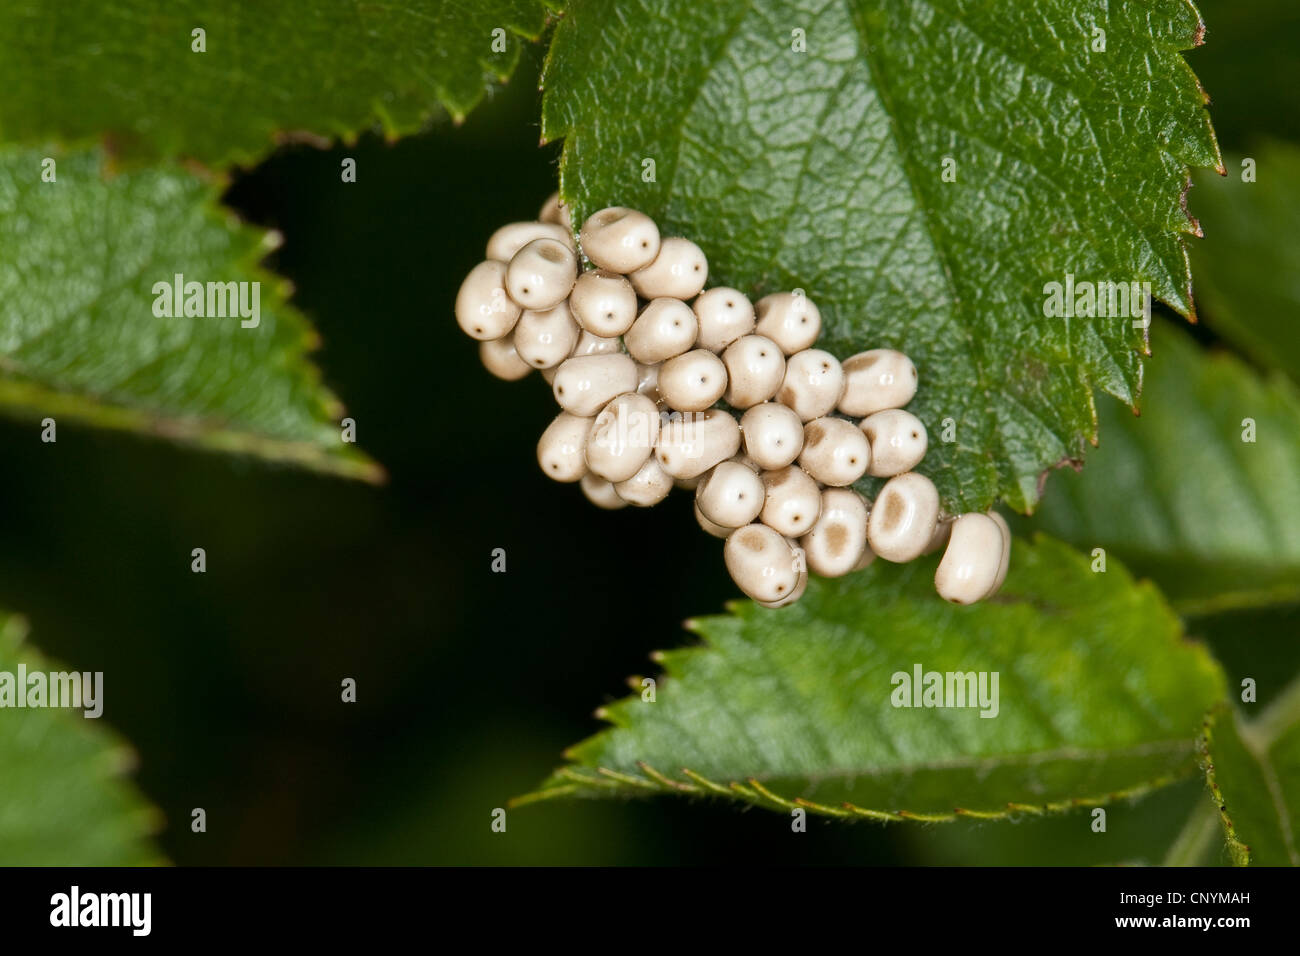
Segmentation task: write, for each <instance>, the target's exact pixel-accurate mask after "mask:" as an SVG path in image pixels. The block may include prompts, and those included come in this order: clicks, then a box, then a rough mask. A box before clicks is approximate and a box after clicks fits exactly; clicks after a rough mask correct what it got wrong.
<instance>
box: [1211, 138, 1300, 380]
mask: <svg viewBox="0 0 1300 956" xmlns="http://www.w3.org/2000/svg"><path fill="white" fill-rule="evenodd" d="M1244 158H1245V157H1243V156H1236V155H1234V156H1229V157H1228V161H1227V166H1228V175H1227V176H1198V177H1197V179H1196V190H1195V192H1194V193H1193V194H1192V195H1193V196H1194V198H1195V200H1196V212H1197V215H1198V217H1199V218H1200V221H1201V227H1202V228H1203V229H1204V231H1205V241H1204V242H1198V243H1196V244H1195V245H1194V246H1193V247H1192V266H1193V270H1192V274H1193V275H1194V276H1195V277H1196V299H1197V303H1198V304H1199V306H1200V307H1201V310H1202V313H1203V314H1204V315H1205V316H1206V319H1207V324H1208V325H1209V326H1210V327H1211V328H1212V329H1214V331H1216V332H1218V333H1219V334H1220V335H1222V336H1223V337H1224V338H1226V339H1228V340H1229V341H1230V342H1232V343H1233V345H1235V346H1237V347H1238V348H1240V349H1241V350H1242V351H1243V352H1245V353H1246V354H1247V355H1249V356H1250V357H1251V358H1252V359H1254V360H1255V361H1256V362H1258V363H1259V364H1261V365H1263V366H1264V367H1266V368H1277V369H1281V370H1282V371H1284V372H1286V373H1288V374H1289V375H1290V376H1291V377H1292V378H1293V379H1295V380H1296V381H1300V235H1297V233H1296V228H1295V225H1296V222H1297V221H1300V148H1297V147H1295V146H1285V145H1282V144H1280V143H1266V144H1261V145H1260V148H1259V149H1258V150H1255V151H1253V152H1252V154H1251V157H1250V158H1251V160H1252V161H1253V162H1254V163H1255V169H1254V175H1255V177H1256V179H1255V181H1254V182H1244V181H1243V180H1242V174H1243V172H1244V168H1243V166H1242V161H1243V159H1244Z"/></svg>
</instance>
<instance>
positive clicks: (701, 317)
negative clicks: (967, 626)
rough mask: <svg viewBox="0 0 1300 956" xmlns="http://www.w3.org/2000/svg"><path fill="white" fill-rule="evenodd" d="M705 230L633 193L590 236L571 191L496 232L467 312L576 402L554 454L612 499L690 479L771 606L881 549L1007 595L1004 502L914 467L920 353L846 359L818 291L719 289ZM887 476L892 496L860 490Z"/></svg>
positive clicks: (945, 591) (493, 365)
mask: <svg viewBox="0 0 1300 956" xmlns="http://www.w3.org/2000/svg"><path fill="white" fill-rule="evenodd" d="M708 274H709V266H708V260H707V258H706V257H705V255H704V252H703V251H702V250H701V249H700V247H699V246H697V245H696V244H695V243H693V242H691V241H690V240H689V239H684V238H681V237H665V236H661V235H660V232H659V228H658V226H657V225H656V224H655V222H654V220H653V219H651V218H650V217H649V216H647V215H645V214H644V213H641V212H638V211H636V210H634V209H628V208H624V207H618V206H615V207H610V208H607V209H602V210H600V211H598V212H596V213H593V214H592V215H591V216H590V217H588V219H587V220H586V221H585V222H584V223H583V224H582V228H581V229H580V230H579V231H578V236H577V239H576V241H575V238H574V232H573V226H572V222H571V220H570V218H569V213H568V209H567V208H566V207H565V206H564V205H563V204H562V203H561V202H560V201H559V197H558V195H553V196H552V197H551V198H550V199H549V200H547V202H546V204H545V205H544V206H543V207H542V210H541V213H540V215H539V218H538V219H537V220H536V221H531V222H516V223H510V224H509V225H506V226H503V227H501V228H500V229H498V230H497V231H496V232H495V233H493V235H492V237H491V239H489V241H488V244H487V254H486V258H485V259H484V261H483V262H480V263H479V264H478V265H477V266H475V267H474V268H473V269H472V270H471V271H470V273H469V275H468V276H467V277H466V278H465V281H464V282H463V283H462V285H461V288H460V292H459V294H458V295H457V297H456V320H457V322H458V324H459V325H460V327H461V328H462V329H463V330H464V331H465V332H466V333H467V334H468V335H470V336H471V337H472V338H474V339H477V340H478V341H479V343H480V344H479V356H480V359H481V360H482V362H483V365H484V366H485V367H486V368H487V369H488V371H489V372H491V373H492V374H493V375H495V376H497V377H498V378H502V379H506V380H509V381H513V380H517V379H521V378H523V377H525V376H526V375H528V374H529V373H530V372H532V371H534V370H536V371H538V372H540V373H541V375H542V376H543V377H544V378H545V379H546V381H547V382H548V383H549V384H550V385H551V390H552V393H553V394H554V396H555V400H556V402H557V403H558V404H559V406H560V408H561V411H560V413H559V415H557V416H556V418H555V420H554V421H553V422H551V424H550V425H549V426H548V427H547V429H546V430H545V432H544V433H543V434H542V437H541V440H540V441H539V442H538V446H537V457H538V461H539V463H540V464H541V467H542V470H543V471H545V472H546V474H548V475H549V476H550V477H552V478H554V479H556V480H557V481H563V482H578V483H579V484H580V485H581V487H582V491H583V493H584V494H585V495H586V496H587V498H588V499H589V500H591V502H592V503H593V504H595V505H596V506H598V507H600V508H605V509H615V508H622V507H625V506H627V505H629V504H630V505H634V506H638V507H649V506H651V505H654V504H657V503H658V502H660V501H662V500H663V499H664V498H665V497H667V495H668V493H669V492H670V491H671V490H672V489H673V488H674V487H675V486H676V487H685V488H688V489H693V490H694V492H695V516H696V519H697V520H698V521H699V523H700V526H701V527H702V528H704V530H705V531H707V532H709V533H710V534H712V535H715V536H717V537H719V538H724V539H725V540H726V544H725V545H724V547H723V557H724V560H725V562H726V566H727V570H728V572H729V573H730V574H731V577H732V579H733V580H734V581H735V582H736V585H737V586H738V587H739V588H740V589H741V590H742V591H744V592H745V593H746V594H747V595H749V596H750V597H751V598H753V599H754V600H755V601H756V602H758V603H759V604H761V605H763V606H765V607H781V606H783V605H786V604H789V603H791V602H792V601H796V600H798V599H799V597H800V596H801V595H802V594H803V592H804V589H805V587H806V585H807V580H808V572H809V571H812V572H814V573H816V574H820V575H823V576H826V577H836V576H839V575H842V574H847V573H848V572H850V571H853V570H857V569H860V568H863V567H865V566H866V565H868V564H869V563H870V562H871V561H872V560H874V559H875V558H876V557H880V558H882V559H884V560H887V561H894V562H903V561H910V560H913V559H914V558H917V557H919V556H921V555H922V554H927V553H930V552H932V551H934V550H937V549H938V548H944V555H943V558H942V560H941V561H940V563H939V567H938V570H937V571H936V573H935V587H936V589H937V590H938V592H939V594H940V595H941V596H943V597H944V598H946V599H947V600H949V601H953V602H954V603H959V604H970V603H973V602H975V601H979V600H982V599H984V598H986V597H989V596H990V595H992V594H993V593H995V592H996V591H997V589H998V588H999V587H1000V586H1001V584H1002V580H1003V578H1005V576H1006V571H1007V562H1008V557H1009V554H1010V544H1011V537H1010V531H1009V530H1008V528H1007V525H1006V522H1005V521H1004V520H1003V519H1002V518H1001V516H999V515H997V514H996V513H990V514H979V513H971V514H963V515H960V516H957V517H955V518H952V517H949V516H947V515H945V514H943V512H942V511H941V509H940V506H939V495H938V492H937V491H936V489H935V487H934V484H933V483H932V482H931V481H930V480H929V479H928V478H926V477H925V476H924V475H921V474H919V473H917V472H915V471H913V469H914V468H915V467H916V466H917V465H918V464H919V463H920V462H921V460H922V458H923V457H924V455H925V452H926V449H927V447H928V436H927V433H926V429H925V426H924V425H923V424H922V423H921V421H920V419H918V418H917V417H916V416H915V415H913V414H912V413H910V412H908V411H907V410H906V408H905V406H906V405H907V404H908V402H910V401H911V400H912V397H913V396H914V395H915V394H916V389H917V384H918V383H917V373H916V366H915V365H914V364H913V363H912V361H911V360H910V359H909V358H908V357H907V356H906V355H904V354H902V353H901V352H898V351H895V350H892V349H873V350H871V351H867V352H862V353H859V354H857V355H853V356H851V357H850V358H847V359H845V360H844V361H843V362H840V361H839V360H838V359H836V358H835V356H833V355H831V354H830V353H829V352H826V351H823V350H821V349H817V348H813V345H814V344H815V343H816V341H817V338H818V336H819V335H820V334H821V314H820V312H819V310H818V308H817V306H816V305H815V304H814V303H813V302H812V301H811V300H810V299H809V298H808V297H807V296H805V295H804V294H803V293H802V292H801V291H799V290H795V291H793V292H778V293H774V294H772V295H768V296H765V297H764V298H762V299H760V300H759V301H758V302H757V303H752V302H751V301H750V300H749V298H748V297H747V296H746V295H744V293H742V292H740V291H739V290H737V289H732V288H727V287H715V288H711V289H708V290H705V288H704V286H705V283H706V281H707V279H708ZM865 475H870V476H874V477H880V478H887V479H888V481H886V482H885V484H884V486H883V487H882V488H881V489H880V492H879V493H878V494H877V496H876V500H875V501H874V502H868V501H867V499H866V498H864V497H863V496H862V495H861V494H859V493H858V492H857V491H856V490H854V488H853V487H852V485H853V484H854V482H856V481H858V480H859V479H860V478H862V477H863V476H865Z"/></svg>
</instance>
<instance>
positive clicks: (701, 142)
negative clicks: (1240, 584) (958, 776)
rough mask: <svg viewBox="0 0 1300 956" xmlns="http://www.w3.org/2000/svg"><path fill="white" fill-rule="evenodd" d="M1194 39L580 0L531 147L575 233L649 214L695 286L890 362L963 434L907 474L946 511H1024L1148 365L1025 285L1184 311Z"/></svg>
mask: <svg viewBox="0 0 1300 956" xmlns="http://www.w3.org/2000/svg"><path fill="white" fill-rule="evenodd" d="M1094 27H1095V28H1097V29H1100V30H1104V31H1105V37H1106V50H1105V52H1101V51H1099V50H1097V49H1096V48H1095V47H1094V44H1095V42H1096V40H1097V34H1096V33H1095V32H1094ZM795 30H799V31H802V34H801V35H802V37H803V38H804V40H805V41H806V52H798V51H797V50H796V47H797V45H798V40H799V38H800V34H796V33H795V32H794V31H795ZM1202 33H1203V26H1202V24H1201V22H1200V19H1199V16H1198V15H1197V13H1196V10H1195V8H1194V7H1193V6H1192V5H1191V4H1190V3H1187V2H1185V0H1156V2H1153V3H1142V4H1109V3H1105V2H1102V0H1090V2H1087V3H1084V4H1080V3H1078V2H1077V0H1037V2H1035V3H1032V4H1027V3H1023V2H1020V0H997V2H988V0H941V2H938V3H934V2H928V3H923V2H920V0H887V2H883V3H868V2H866V0H836V2H831V3H812V2H808V0H784V2H783V0H752V2H751V0H723V2H715V3H707V4H701V3H696V2H694V0H637V2H631V3H627V4H624V5H622V6H621V7H620V16H618V17H610V16H608V11H607V10H606V9H605V8H604V6H603V5H602V4H600V3H597V2H583V0H579V2H575V3H572V4H570V5H569V6H568V8H567V12H566V15H565V18H564V20H563V22H562V23H561V24H560V26H559V27H558V28H557V30H556V34H555V38H554V41H553V42H552V45H551V51H550V54H549V57H548V60H547V65H546V70H545V75H544V81H543V85H544V87H545V89H546V95H545V99H544V103H543V122H542V132H543V136H544V138H546V139H555V138H558V137H564V139H565V145H564V156H563V161H562V165H561V189H562V192H563V193H564V195H565V197H566V198H567V199H568V200H569V201H570V202H571V203H572V205H573V207H574V209H575V212H576V213H577V214H578V215H579V216H582V215H585V214H586V213H589V212H591V211H593V210H594V209H596V208H598V207H600V206H604V205H608V204H620V205H629V206H634V207H637V208H640V209H644V210H645V211H647V212H649V213H651V214H652V215H655V216H656V217H658V218H659V219H660V221H661V223H662V225H663V226H664V227H665V229H666V230H667V231H668V232H670V233H673V234H679V235H686V236H689V237H690V238H692V239H694V240H695V241H697V242H698V243H699V244H700V245H701V246H702V247H703V248H704V250H705V252H706V253H707V254H708V256H709V261H710V264H711V273H712V280H713V281H714V282H715V283H719V282H720V283H724V284H729V285H735V286H737V287H739V288H741V289H743V290H745V291H747V292H750V293H754V294H764V293H766V292H770V291H774V290H781V289H791V288H802V289H804V290H806V292H807V293H808V295H809V296H810V297H811V298H812V299H813V300H814V301H816V302H817V303H818V304H819V305H820V306H821V307H822V311H823V315H824V317H825V320H826V325H825V329H824V333H823V339H822V344H823V345H824V346H825V347H827V348H829V349H831V350H832V351H833V352H835V353H836V354H838V355H840V356H842V357H845V356H847V355H849V354H851V353H853V352H856V351H860V350H862V349H866V348H871V347H876V346H892V347H898V348H902V349H904V350H905V351H907V352H908V354H910V355H911V356H912V357H913V359H914V360H915V361H916V363H917V367H918V369H919V371H920V376H921V385H922V387H921V390H920V392H919V393H918V395H917V398H916V400H915V401H914V403H913V410H914V411H916V413H917V414H918V415H919V416H920V417H921V419H922V420H923V421H924V422H925V423H926V424H927V426H928V427H929V428H930V430H931V433H932V434H938V433H939V432H940V430H941V427H942V424H943V422H944V421H945V420H946V419H951V420H952V422H953V424H954V425H955V427H956V440H955V441H954V442H952V443H950V444H948V443H941V442H938V441H935V442H934V443H933V444H932V447H931V450H930V453H929V455H928V456H927V458H926V460H925V463H924V465H922V466H921V470H923V471H925V472H926V473H927V474H929V475H930V476H931V477H932V478H934V480H935V482H936V484H937V485H938V486H939V489H940V492H941V494H942V496H943V499H944V502H945V504H946V506H947V507H948V508H949V509H950V510H952V511H970V510H982V509H985V508H987V507H988V506H989V505H990V504H992V502H993V501H994V500H995V498H997V497H998V496H999V495H1001V496H1005V498H1006V500H1007V502H1008V503H1009V504H1010V505H1011V506H1012V507H1014V508H1016V509H1018V510H1025V509H1027V508H1029V507H1030V506H1032V505H1033V504H1034V502H1035V501H1036V500H1037V498H1038V486H1039V476H1040V474H1041V472H1042V471H1043V470H1044V469H1046V468H1049V467H1051V466H1052V465H1055V464H1057V463H1058V462H1060V461H1062V460H1063V459H1078V458H1081V457H1082V455H1083V451H1084V446H1085V444H1086V442H1087V440H1088V439H1091V438H1093V437H1094V436H1095V422H1094V413H1093V407H1092V392H1093V388H1094V386H1095V387H1099V388H1101V389H1103V390H1104V391H1107V392H1109V393H1110V394H1112V395H1115V396H1117V397H1119V398H1121V399H1123V400H1125V401H1130V402H1131V401H1134V400H1135V399H1136V396H1137V392H1138V383H1139V381H1140V370H1141V368H1140V362H1141V360H1140V353H1142V352H1143V351H1144V349H1145V342H1144V335H1143V332H1142V331H1141V329H1135V328H1134V327H1133V323H1132V320H1131V319H1129V318H1128V317H1123V318H1109V319H1074V320H1066V319H1062V318H1046V317H1045V316H1044V300H1045V295H1044V286H1045V284H1047V283H1049V282H1052V281H1064V278H1065V276H1066V274H1073V275H1075V276H1076V277H1077V278H1079V279H1080V280H1089V281H1116V282H1132V281H1149V282H1150V283H1151V284H1152V289H1153V293H1154V294H1155V295H1156V296H1157V297H1159V298H1161V299H1163V300H1164V301H1166V302H1169V303H1170V304H1172V305H1173V306H1174V307H1175V308H1177V309H1178V310H1180V311H1183V312H1187V311H1188V310H1190V308H1191V298H1190V288H1189V276H1188V269H1187V263H1186V253H1185V251H1184V247H1183V241H1184V234H1186V233H1189V232H1191V231H1193V229H1194V227H1193V226H1192V224H1191V223H1190V222H1189V220H1188V218H1187V216H1186V214H1185V212H1184V211H1183V210H1182V209H1181V208H1180V199H1181V197H1182V193H1183V190H1184V188H1185V184H1186V181H1187V173H1188V167H1189V166H1216V165H1218V163H1219V157H1218V149H1217V146H1216V143H1215V140H1214V134H1213V132H1212V130H1211V127H1210V123H1209V120H1208V118H1207V115H1206V113H1205V111H1204V109H1203V107H1204V102H1205V101H1204V95H1203V93H1202V91H1201V90H1200V88H1199V86H1198V85H1197V83H1196V79H1195V77H1194V76H1193V74H1192V72H1191V70H1190V69H1189V67H1188V65H1187V63H1186V62H1185V61H1184V60H1183V58H1182V55H1181V53H1180V51H1183V50H1187V49H1189V48H1191V47H1192V46H1194V45H1196V44H1197V43H1199V42H1200V38H1201V35H1202ZM646 160H653V161H654V163H655V170H654V172H655V175H654V179H653V181H649V182H647V181H646V180H645V178H644V174H645V173H646V170H647V167H646ZM947 160H952V161H954V162H955V166H948V165H946V161H947ZM946 170H951V171H952V172H953V173H954V174H955V181H946V178H945V175H944V173H945V171H946Z"/></svg>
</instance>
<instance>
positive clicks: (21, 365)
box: [0, 149, 382, 480]
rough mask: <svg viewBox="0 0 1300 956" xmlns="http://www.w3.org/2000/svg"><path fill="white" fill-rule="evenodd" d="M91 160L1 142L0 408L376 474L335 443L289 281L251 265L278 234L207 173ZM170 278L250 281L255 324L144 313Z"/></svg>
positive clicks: (334, 406) (329, 400) (332, 403)
mask: <svg viewBox="0 0 1300 956" xmlns="http://www.w3.org/2000/svg"><path fill="white" fill-rule="evenodd" d="M47 155H49V156H53V157H56V158H57V167H56V170H57V172H56V176H57V178H56V180H55V181H54V182H43V181H42V176H41V174H42V159H43V157H45V156H47ZM102 159H103V158H102V154H101V153H100V152H99V151H97V150H96V151H91V152H78V153H72V154H68V155H61V154H58V153H45V152H42V151H38V150H13V149H7V150H0V249H4V250H5V257H4V259H3V261H0V412H3V413H5V414H11V415H17V416H23V417H31V418H36V419H43V418H45V417H51V418H54V419H55V420H56V421H57V422H59V423H60V424H62V423H63V421H64V420H65V419H68V420H77V421H83V422H86V423H89V424H92V425H97V426H102V427H108V428H119V429H129V430H132V431H139V432H144V433H148V434H152V435H158V436H162V437H166V438H172V439H176V440H181V441H186V442H191V443H194V444H196V445H199V446H201V447H204V448H211V449H216V450H222V451H234V452H243V453H247V454H253V455H257V456H259V457H261V458H264V459H267V460H272V461H282V462H287V463H292V464H297V465H303V466H307V467H310V468H316V469H319V470H322V471H328V472H334V473H337V474H342V475H347V476H350V477H360V478H365V479H369V480H378V479H379V478H381V477H382V471H381V469H379V467H378V466H377V465H375V464H374V463H373V462H371V461H370V460H369V459H368V458H366V457H365V456H364V455H362V454H360V453H359V452H357V451H355V446H354V445H351V444H345V443H344V442H343V441H342V440H341V433H340V430H339V428H338V426H337V425H336V424H335V422H337V421H338V419H339V417H340V416H341V415H342V411H343V409H342V406H341V405H340V404H339V402H338V400H337V399H336V398H335V397H334V396H333V395H332V394H331V393H330V392H329V391H328V390H327V389H325V388H324V387H323V386H322V385H321V382H320V374H319V372H318V371H317V370H316V368H315V367H314V366H313V365H312V364H311V363H310V362H309V361H308V360H307V358H306V353H307V351H308V350H309V349H310V348H313V347H314V346H315V345H316V341H317V339H316V333H315V332H314V331H313V330H312V328H311V327H310V326H309V325H308V323H307V321H306V319H305V318H304V317H303V316H302V315H301V314H300V313H299V312H297V311H296V310H295V309H293V308H292V307H291V306H290V305H289V304H288V303H287V301H286V296H287V294H288V292H289V288H288V283H287V282H285V281H284V280H283V279H280V278H279V277H277V276H275V275H273V274H271V273H269V272H267V271H265V270H263V269H261V268H259V267H258V265H257V263H258V261H259V260H260V259H261V258H262V256H263V255H265V254H266V252H267V251H268V250H269V249H270V248H272V247H273V246H274V245H275V244H276V243H278V237H276V236H275V235H274V234H272V233H267V232H264V231H262V230H260V229H252V228H248V227H245V226H242V225H240V224H239V223H238V222H237V221H236V220H235V219H234V217H233V216H232V215H231V214H230V213H228V212H225V211H223V210H221V209H220V208H219V207H218V206H217V204H216V197H217V193H218V191H219V185H218V184H216V183H209V182H205V181H204V180H201V179H199V178H197V177H196V176H195V175H193V174H191V173H189V172H186V171H184V170H182V169H180V168H179V167H176V166H170V165H169V166H162V167H157V168H148V169H142V170H140V171H138V172H133V173H129V174H124V175H119V176H115V177H107V176H106V175H105V173H104V170H103V168H102ZM177 274H182V275H184V277H185V281H186V282H190V281H195V282H200V283H205V284H206V283H225V282H246V283H250V285H248V286H246V287H245V289H246V290H247V291H248V293H249V298H248V304H249V306H250V308H249V311H250V312H251V311H252V309H251V295H252V291H253V289H254V286H253V285H252V284H253V283H255V284H257V286H256V288H257V289H258V290H259V302H260V319H259V320H258V324H257V326H256V327H249V328H245V327H243V323H244V321H245V320H243V319H241V318H240V316H238V315H234V316H228V317H225V318H220V317H215V316H211V317H188V318H187V317H185V316H183V315H182V316H180V317H171V318H160V317H158V316H157V315H155V304H156V300H157V299H158V296H156V295H155V293H154V291H153V289H154V285H155V283H164V284H171V283H173V282H174V276H175V275H177ZM205 298H206V296H205ZM215 304H216V303H215V301H214V305H215ZM206 308H207V303H206V301H205V309H206ZM247 321H249V322H250V323H251V322H252V319H249V320H247Z"/></svg>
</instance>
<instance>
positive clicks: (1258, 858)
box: [1203, 681, 1300, 866]
mask: <svg viewBox="0 0 1300 956" xmlns="http://www.w3.org/2000/svg"><path fill="white" fill-rule="evenodd" d="M1203 748H1204V752H1205V756H1206V777H1207V780H1208V782H1209V785H1210V791H1211V793H1213V794H1214V799H1215V801H1216V803H1217V804H1218V806H1219V813H1220V816H1221V817H1222V820H1223V829H1224V833H1225V834H1226V836H1227V841H1228V849H1229V852H1230V853H1231V854H1232V856H1233V860H1234V862H1235V863H1236V864H1237V865H1238V866H1245V865H1248V864H1250V865H1254V866H1300V836H1298V835H1297V833H1296V828H1297V826H1300V681H1295V682H1293V683H1292V684H1291V686H1290V687H1289V688H1288V689H1287V690H1286V691H1285V692H1284V693H1283V694H1282V696H1281V697H1279V698H1278V700H1277V701H1276V702H1274V703H1273V704H1272V705H1270V706H1269V709H1268V710H1266V711H1265V712H1264V714H1263V715H1261V716H1260V717H1259V718H1258V719H1256V720H1253V721H1247V720H1245V719H1243V718H1242V716H1241V714H1240V713H1239V712H1238V711H1235V710H1227V709H1224V710H1222V711H1220V712H1219V713H1218V714H1217V715H1216V717H1215V719H1214V720H1213V721H1212V722H1211V723H1210V724H1209V725H1207V728H1206V732H1205V737H1204V740H1203Z"/></svg>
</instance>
